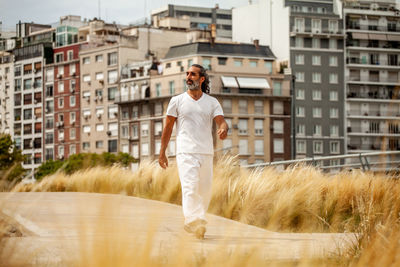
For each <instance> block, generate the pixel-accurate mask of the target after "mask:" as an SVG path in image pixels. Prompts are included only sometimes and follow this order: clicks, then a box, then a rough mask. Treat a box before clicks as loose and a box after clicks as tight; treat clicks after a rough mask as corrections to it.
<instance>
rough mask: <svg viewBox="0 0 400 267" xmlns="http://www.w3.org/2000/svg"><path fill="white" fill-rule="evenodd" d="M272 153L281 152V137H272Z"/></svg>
mask: <svg viewBox="0 0 400 267" xmlns="http://www.w3.org/2000/svg"><path fill="white" fill-rule="evenodd" d="M274 153H283V139H282V138H274Z"/></svg>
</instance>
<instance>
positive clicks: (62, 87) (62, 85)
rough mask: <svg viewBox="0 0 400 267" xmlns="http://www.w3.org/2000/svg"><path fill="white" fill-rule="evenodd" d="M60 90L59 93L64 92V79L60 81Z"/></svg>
mask: <svg viewBox="0 0 400 267" xmlns="http://www.w3.org/2000/svg"><path fill="white" fill-rule="evenodd" d="M58 92H59V93H62V92H64V81H59V82H58Z"/></svg>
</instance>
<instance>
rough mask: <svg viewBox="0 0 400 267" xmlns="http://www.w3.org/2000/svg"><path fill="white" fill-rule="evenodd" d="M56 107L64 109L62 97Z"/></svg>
mask: <svg viewBox="0 0 400 267" xmlns="http://www.w3.org/2000/svg"><path fill="white" fill-rule="evenodd" d="M58 107H59V108H63V107H64V97H60V98H59V99H58Z"/></svg>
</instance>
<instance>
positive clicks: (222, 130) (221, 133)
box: [214, 115, 229, 140]
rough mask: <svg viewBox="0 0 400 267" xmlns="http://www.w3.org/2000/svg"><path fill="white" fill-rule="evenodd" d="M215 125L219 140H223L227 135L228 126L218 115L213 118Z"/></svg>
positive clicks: (222, 117)
mask: <svg viewBox="0 0 400 267" xmlns="http://www.w3.org/2000/svg"><path fill="white" fill-rule="evenodd" d="M214 121H215V123H216V124H217V125H218V130H217V134H218V137H219V139H221V140H224V139H225V138H226V136H227V135H228V130H229V127H228V124H227V123H226V121H225V119H224V116H222V115H218V116H215V118H214Z"/></svg>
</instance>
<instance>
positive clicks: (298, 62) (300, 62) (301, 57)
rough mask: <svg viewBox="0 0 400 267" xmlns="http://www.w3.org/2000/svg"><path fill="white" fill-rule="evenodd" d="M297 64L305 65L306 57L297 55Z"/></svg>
mask: <svg viewBox="0 0 400 267" xmlns="http://www.w3.org/2000/svg"><path fill="white" fill-rule="evenodd" d="M295 63H296V64H297V65H304V55H303V54H296V55H295Z"/></svg>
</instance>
